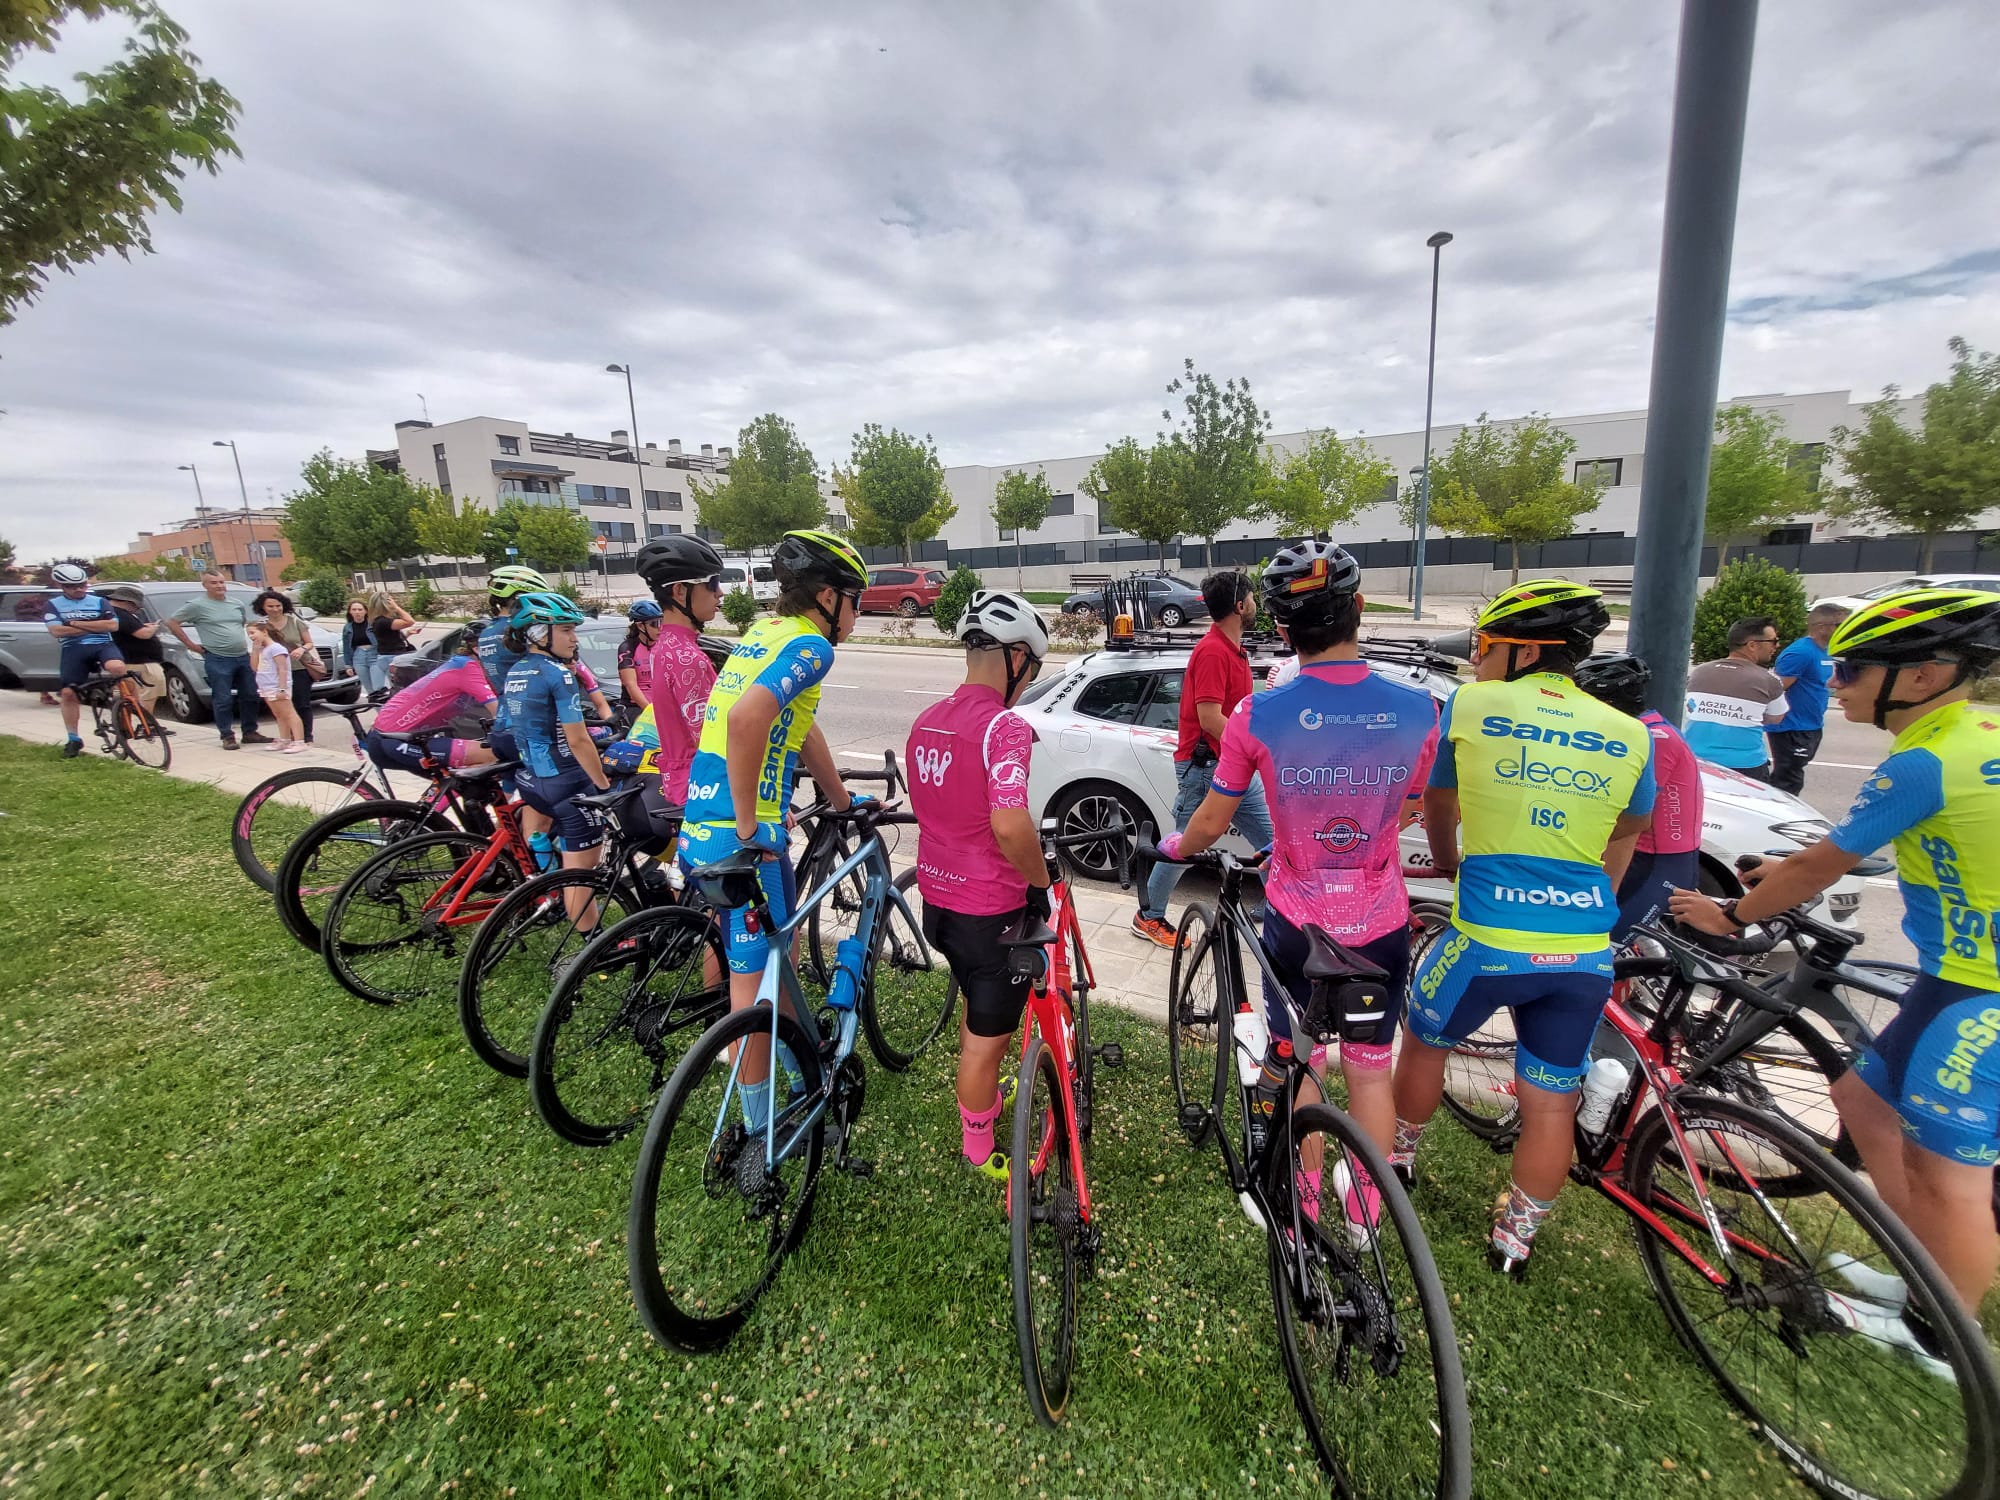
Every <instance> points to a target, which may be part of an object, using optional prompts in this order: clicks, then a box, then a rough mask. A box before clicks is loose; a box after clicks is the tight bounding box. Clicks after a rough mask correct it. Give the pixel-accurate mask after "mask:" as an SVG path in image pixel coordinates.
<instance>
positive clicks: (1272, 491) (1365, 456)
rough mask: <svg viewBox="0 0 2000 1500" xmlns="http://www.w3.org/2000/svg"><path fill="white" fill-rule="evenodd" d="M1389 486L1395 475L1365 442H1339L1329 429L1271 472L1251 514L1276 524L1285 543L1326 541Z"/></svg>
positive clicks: (1390, 489)
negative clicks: (1289, 540) (1305, 539)
mask: <svg viewBox="0 0 2000 1500" xmlns="http://www.w3.org/2000/svg"><path fill="white" fill-rule="evenodd" d="M1395 483H1396V471H1395V469H1394V468H1393V467H1392V466H1391V465H1390V463H1389V461H1388V460H1387V459H1385V458H1383V457H1382V456H1381V455H1380V454H1379V453H1377V452H1376V451H1375V450H1374V449H1373V448H1372V447H1370V446H1369V443H1368V440H1367V439H1366V438H1363V437H1353V438H1343V437H1341V435H1340V434H1339V433H1337V432H1335V431H1334V430H1333V429H1332V428H1330V427H1329V428H1328V429H1327V430H1326V431H1325V432H1322V433H1318V434H1316V435H1315V436H1313V437H1312V438H1311V439H1310V440H1309V441H1308V442H1307V443H1306V446H1305V447H1304V448H1303V449H1302V450H1301V451H1299V452H1297V453H1294V454H1291V455H1289V456H1287V457H1286V458H1285V459H1284V461H1283V462H1282V463H1279V464H1277V465H1276V466H1274V467H1273V468H1272V469H1271V471H1270V473H1269V476H1268V479H1267V481H1266V483H1265V485H1264V488H1263V490H1262V492H1261V493H1260V494H1259V495H1258V497H1257V505H1256V509H1255V511H1254V514H1256V515H1258V516H1262V517H1266V518H1268V519H1270V520H1273V521H1276V522H1277V523H1278V526H1279V529H1280V531H1281V532H1282V534H1283V535H1285V536H1287V537H1294V536H1326V537H1329V538H1330V537H1331V534H1332V532H1333V531H1334V530H1335V528H1337V527H1341V526H1345V525H1346V524H1347V523H1348V522H1349V521H1352V520H1353V519H1354V518H1355V517H1356V516H1357V515H1359V514H1360V513H1361V512H1362V511H1363V510H1364V509H1366V508H1367V507H1368V506H1370V505H1374V504H1376V503H1377V502H1379V501H1380V500H1382V499H1383V498H1384V497H1385V496H1386V495H1388V494H1390V493H1393V491H1394V488H1395Z"/></svg>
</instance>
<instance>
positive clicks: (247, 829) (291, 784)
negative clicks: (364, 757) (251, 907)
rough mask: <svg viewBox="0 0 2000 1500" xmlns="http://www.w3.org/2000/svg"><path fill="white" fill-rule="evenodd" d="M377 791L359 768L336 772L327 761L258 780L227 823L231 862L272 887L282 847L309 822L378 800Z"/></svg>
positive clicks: (259, 883) (263, 885)
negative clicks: (340, 810) (233, 860)
mask: <svg viewBox="0 0 2000 1500" xmlns="http://www.w3.org/2000/svg"><path fill="white" fill-rule="evenodd" d="M381 800H382V794H381V793H380V792H378V791H377V790H376V789H375V788H374V787H373V786H372V785H371V784H370V783H369V781H368V780H367V776H366V771H365V768H362V767H356V768H355V769H354V770H351V771H336V770H334V769H333V768H332V767H331V766H298V767H295V768H294V769H292V770H289V771H280V772H279V773H278V774H277V775H276V776H272V777H269V778H267V779H266V780H264V781H261V782H259V783H258V784H257V785H256V786H254V787H252V788H251V789H250V794H249V795H248V796H246V797H245V798H244V799H243V800H242V801H241V802H239V803H237V804H236V816H235V817H234V818H233V819H231V821H230V824H229V847H230V849H231V850H232V852H234V854H235V855H236V863H237V865H238V867H239V868H241V869H242V871H243V873H244V874H245V875H247V876H249V877H250V879H251V880H252V881H253V882H255V883H256V885H257V886H258V888H259V889H261V890H266V891H269V890H274V889H276V887H277V883H278V866H279V865H280V864H281V863H283V862H284V858H285V851H286V850H287V849H289V848H291V847H292V845H293V844H294V843H295V842H297V840H298V837H299V835H300V834H302V833H304V832H305V831H306V829H307V828H309V827H311V826H312V824H313V823H315V822H317V821H318V820H319V819H321V818H323V817H325V816H326V815H327V814H328V813H330V812H335V811H337V810H338V809H340V808H343V807H347V806H349V805H351V804H353V803H357V802H379V801H381Z"/></svg>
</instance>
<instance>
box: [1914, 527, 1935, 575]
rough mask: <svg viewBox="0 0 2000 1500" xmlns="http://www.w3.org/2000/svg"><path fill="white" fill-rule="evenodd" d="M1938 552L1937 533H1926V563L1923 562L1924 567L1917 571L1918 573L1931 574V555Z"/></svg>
mask: <svg viewBox="0 0 2000 1500" xmlns="http://www.w3.org/2000/svg"><path fill="white" fill-rule="evenodd" d="M1936 551H1937V533H1936V532H1935V531H1926V532H1925V533H1924V561H1923V566H1922V567H1920V568H1919V569H1918V570H1917V571H1918V572H1920V573H1928V572H1930V570H1931V555H1932V554H1933V553H1934V552H1936Z"/></svg>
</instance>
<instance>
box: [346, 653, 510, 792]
mask: <svg viewBox="0 0 2000 1500" xmlns="http://www.w3.org/2000/svg"><path fill="white" fill-rule="evenodd" d="M496 702H498V694H496V693H495V692H494V691H493V684H492V683H490V682H488V681H487V680H486V669H485V668H484V667H482V666H481V665H480V664H479V658H478V657H477V656H474V655H471V654H470V653H461V654H460V655H457V656H453V657H449V658H447V659H446V660H445V661H444V662H443V663H442V664H441V665H439V666H437V667H434V668H432V669H431V670H430V671H429V672H427V673H425V674H424V675H423V676H422V677H419V678H418V679H417V680H416V681H415V682H413V683H411V684H410V685H409V686H408V687H406V688H404V689H403V690H402V691H401V692H399V693H397V694H396V695H395V697H393V698H391V699H390V700H389V701H388V702H387V703H384V704H383V705H382V708H381V711H380V712H379V713H377V714H376V715H375V725H374V728H372V729H371V730H369V732H368V745H367V748H368V753H369V754H370V755H371V756H373V757H374V759H375V763H376V764H377V765H379V766H383V767H385V768H389V769H393V770H401V771H421V770H422V769H423V762H424V759H425V757H426V756H428V757H429V758H430V759H432V760H440V761H443V762H445V763H446V764H448V765H451V766H454V767H457V766H479V765H485V764H487V763H488V762H489V761H491V760H493V759H494V755H493V752H492V751H491V750H489V749H487V748H486V745H485V743H484V742H483V741H481V740H475V739H454V738H452V737H450V736H448V735H445V734H444V733H443V731H444V730H445V729H447V728H449V727H450V725H451V722H452V721H453V720H454V719H456V718H458V717H460V716H461V715H462V714H467V713H474V712H480V711H484V713H485V714H486V715H487V716H489V717H490V716H491V714H492V712H493V707H494V704H495V703H496ZM387 735H396V736H399V738H397V739H393V740H392V739H387V738H383V737H384V736H387Z"/></svg>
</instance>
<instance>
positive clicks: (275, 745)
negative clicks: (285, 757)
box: [264, 740, 292, 755]
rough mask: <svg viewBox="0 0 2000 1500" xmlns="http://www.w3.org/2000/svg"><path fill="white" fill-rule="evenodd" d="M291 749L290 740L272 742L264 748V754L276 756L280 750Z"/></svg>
mask: <svg viewBox="0 0 2000 1500" xmlns="http://www.w3.org/2000/svg"><path fill="white" fill-rule="evenodd" d="M291 748H292V742H291V741H290V740H272V741H271V743H270V744H268V745H266V746H265V747H264V753H265V754H266V755H276V754H277V753H278V752H279V751H280V750H289V749H291Z"/></svg>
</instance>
